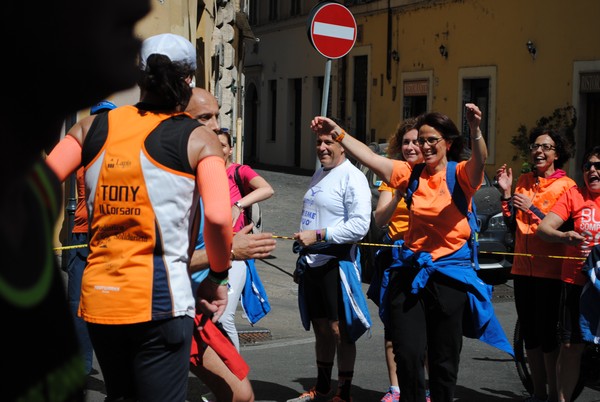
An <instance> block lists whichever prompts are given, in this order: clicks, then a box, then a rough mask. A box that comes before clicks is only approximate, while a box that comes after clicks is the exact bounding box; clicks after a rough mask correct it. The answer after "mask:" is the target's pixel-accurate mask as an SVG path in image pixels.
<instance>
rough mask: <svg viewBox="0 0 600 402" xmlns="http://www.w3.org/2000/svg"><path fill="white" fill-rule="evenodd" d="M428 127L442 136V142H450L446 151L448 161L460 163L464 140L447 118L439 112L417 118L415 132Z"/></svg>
mask: <svg viewBox="0 0 600 402" xmlns="http://www.w3.org/2000/svg"><path fill="white" fill-rule="evenodd" d="M424 125H428V126H431V127H433V128H435V129H436V130H437V131H439V132H440V133H441V134H442V137H444V140H446V141H451V142H452V143H451V145H450V150H449V151H448V160H450V161H457V162H458V161H460V160H462V159H463V158H462V153H463V148H464V143H465V139H464V138H463V136H462V135H461V134H460V131H458V128H457V127H456V124H454V122H453V121H452V120H450V118H449V117H448V116H446V115H445V114H442V113H439V112H430V113H424V114H422V115H420V116H419V117H417V126H416V127H415V128H416V129H417V130H418V129H420V128H421V126H424Z"/></svg>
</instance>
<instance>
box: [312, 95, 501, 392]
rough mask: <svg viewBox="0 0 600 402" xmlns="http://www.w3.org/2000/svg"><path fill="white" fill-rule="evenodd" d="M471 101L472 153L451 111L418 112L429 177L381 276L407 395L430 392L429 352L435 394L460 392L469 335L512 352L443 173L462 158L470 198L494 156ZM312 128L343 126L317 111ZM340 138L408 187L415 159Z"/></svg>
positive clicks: (400, 187)
mask: <svg viewBox="0 0 600 402" xmlns="http://www.w3.org/2000/svg"><path fill="white" fill-rule="evenodd" d="M465 106H466V110H467V113H466V117H467V122H468V125H469V134H470V138H471V144H472V146H473V149H472V153H471V155H470V157H469V158H468V160H461V155H462V153H463V148H464V137H463V135H462V134H461V133H460V132H459V130H458V128H457V127H456V125H455V124H454V122H452V120H451V119H450V118H449V117H448V116H445V115H443V114H440V113H426V114H423V115H421V116H419V118H418V120H417V124H416V126H415V128H416V129H417V130H418V140H417V141H418V142H419V147H420V149H421V153H422V154H423V158H424V162H425V166H424V168H423V169H422V171H421V174H420V176H419V177H418V178H417V180H418V181H419V182H422V183H421V184H420V185H419V186H418V189H417V190H416V191H415V192H414V194H413V195H412V200H413V204H412V207H411V210H410V225H409V226H408V230H407V232H406V234H405V236H404V240H397V241H396V242H395V243H394V245H395V246H398V247H400V248H401V250H400V251H398V252H397V253H396V252H394V254H393V263H392V265H390V267H389V268H388V269H387V270H386V271H385V272H384V278H383V280H382V284H386V286H382V287H381V292H382V293H381V297H380V308H381V309H382V312H381V314H380V315H381V316H382V318H383V320H384V323H385V324H386V325H388V323H391V326H390V328H394V330H392V331H391V332H392V333H391V340H392V344H393V348H394V354H395V356H396V364H397V375H398V379H399V385H400V390H401V394H402V398H406V399H407V400H425V398H426V382H425V373H424V366H423V362H424V361H425V360H426V359H429V360H428V362H429V370H430V376H429V385H430V387H431V388H430V389H431V399H432V400H446V399H451V398H452V397H453V395H454V389H455V386H456V379H457V374H458V363H459V360H460V351H461V348H462V337H463V335H464V336H467V337H475V338H479V339H481V340H484V339H494V340H495V341H492V342H491V344H492V345H493V346H495V347H498V348H500V349H501V350H503V351H506V352H508V353H510V354H512V348H511V346H510V344H509V342H508V339H507V338H506V336H505V335H504V332H503V330H502V327H501V326H500V324H499V322H498V320H497V319H496V316H495V314H494V312H493V306H492V303H491V299H490V297H491V293H492V291H491V287H490V286H489V285H486V284H484V283H483V282H482V281H481V280H479V278H478V277H477V275H476V273H475V270H474V269H472V266H471V261H472V258H473V256H474V254H473V250H472V249H471V248H470V247H469V239H470V236H471V227H470V225H469V222H468V220H467V217H466V216H465V215H463V214H462V213H461V210H460V209H459V208H458V207H457V205H455V204H454V199H453V197H452V196H451V195H450V193H449V191H448V190H447V185H446V181H445V180H443V178H444V177H446V174H447V172H446V170H447V166H448V162H449V161H456V162H457V163H456V186H460V188H461V190H462V192H463V194H464V196H465V198H466V201H467V202H466V204H467V205H470V203H471V199H472V197H473V194H474V193H475V191H476V190H477V189H478V188H479V187H480V185H481V180H482V177H483V168H484V164H485V160H486V158H487V148H486V144H485V140H484V138H483V135H482V134H481V130H480V128H479V125H480V122H481V110H480V109H479V108H478V107H477V105H474V104H472V103H468V104H466V105H465ZM311 128H312V130H313V131H314V132H315V133H316V134H317V135H318V136H321V135H324V134H329V135H331V136H333V138H334V139H338V138H339V137H340V136H341V134H342V133H343V130H342V128H341V127H340V126H339V125H338V124H336V123H335V122H334V121H333V120H332V119H330V118H327V117H324V116H316V117H315V118H314V119H313V120H312V122H311ZM341 143H342V145H343V146H344V149H345V151H346V152H347V153H348V154H350V155H351V156H352V157H353V158H354V159H356V160H357V161H358V162H360V163H361V164H363V165H364V166H367V167H368V168H369V169H371V170H372V171H373V172H374V173H375V174H376V175H377V176H379V177H380V178H381V179H382V180H383V181H385V182H386V183H388V184H389V185H390V187H392V188H394V189H395V190H396V191H399V192H401V193H406V191H407V188H408V186H409V185H410V183H411V174H412V171H413V169H412V168H411V166H410V164H409V163H408V162H404V161H398V160H392V159H388V158H386V157H385V156H382V155H377V154H376V153H374V152H373V151H372V150H371V149H369V147H367V146H366V145H365V144H363V143H362V142H360V141H358V140H357V139H356V138H354V137H352V136H351V135H349V134H347V133H346V134H345V135H344V136H343V138H342V139H341ZM421 144H422V145H421ZM453 205H454V207H452V206H453ZM442 211H443V212H442ZM440 216H444V219H440V218H439V217H440ZM450 277H451V278H452V279H450ZM457 278H460V279H459V281H457ZM458 282H461V283H460V284H459V283H458ZM465 285H467V286H465ZM466 289H469V290H466ZM426 295H427V296H426ZM428 295H435V297H433V298H432V297H429V296H428ZM486 295H487V296H486ZM476 300H477V302H475V301H476ZM473 302H475V303H473ZM441 306H444V309H443V311H442V309H441V308H440V307H441ZM463 313H464V314H463ZM482 314H483V315H482ZM478 316H479V317H481V316H486V317H489V321H486V322H477V323H475V322H473V321H472V319H474V318H475V317H478ZM463 320H466V321H467V322H468V323H467V322H465V328H469V329H470V330H465V331H464V332H463ZM433 322H435V325H433ZM423 323H425V324H423ZM430 323H431V324H432V325H430ZM425 328H427V330H425ZM432 328H435V329H434V330H433V329H432ZM442 362H443V363H442ZM448 379H450V380H448Z"/></svg>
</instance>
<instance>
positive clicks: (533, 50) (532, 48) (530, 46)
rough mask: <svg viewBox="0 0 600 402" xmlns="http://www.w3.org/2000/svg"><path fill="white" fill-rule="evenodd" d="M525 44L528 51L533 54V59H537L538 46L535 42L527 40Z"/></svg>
mask: <svg viewBox="0 0 600 402" xmlns="http://www.w3.org/2000/svg"><path fill="white" fill-rule="evenodd" d="M525 46H527V51H528V52H529V54H530V55H531V58H532V59H533V60H535V55H536V53H537V48H536V47H535V45H534V44H533V42H532V41H530V40H529V41H527V43H526V44H525Z"/></svg>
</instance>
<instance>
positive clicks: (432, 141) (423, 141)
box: [417, 137, 444, 147]
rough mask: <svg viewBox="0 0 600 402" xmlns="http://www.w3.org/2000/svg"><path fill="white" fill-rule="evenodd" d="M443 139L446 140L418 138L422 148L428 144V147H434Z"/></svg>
mask: <svg viewBox="0 0 600 402" xmlns="http://www.w3.org/2000/svg"><path fill="white" fill-rule="evenodd" d="M443 139H444V138H443V137H427V138H423V137H419V138H417V142H418V143H419V145H420V146H423V145H425V143H427V145H429V146H430V147H432V146H434V145H436V144H437V143H438V142H440V141H441V140H443Z"/></svg>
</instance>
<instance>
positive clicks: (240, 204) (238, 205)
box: [233, 201, 244, 211]
mask: <svg viewBox="0 0 600 402" xmlns="http://www.w3.org/2000/svg"><path fill="white" fill-rule="evenodd" d="M233 205H235V206H236V207H238V208H239V209H240V211H243V210H244V207H243V206H242V203H241V202H239V201H236V202H234V203H233Z"/></svg>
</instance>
